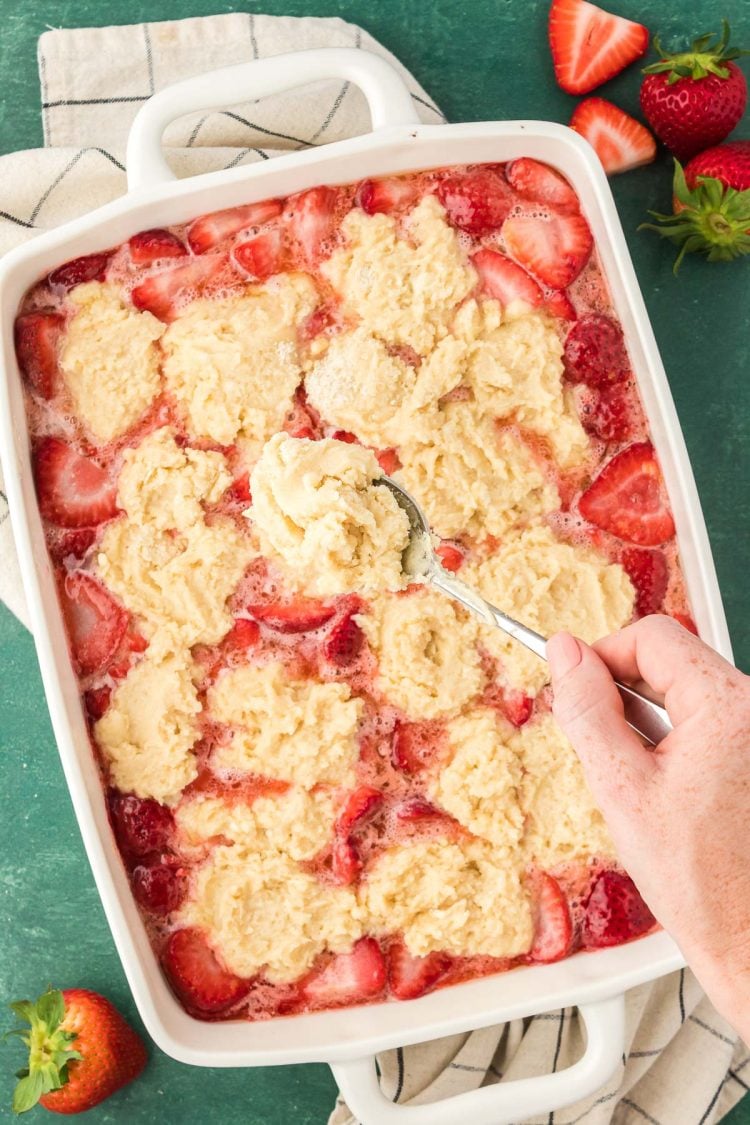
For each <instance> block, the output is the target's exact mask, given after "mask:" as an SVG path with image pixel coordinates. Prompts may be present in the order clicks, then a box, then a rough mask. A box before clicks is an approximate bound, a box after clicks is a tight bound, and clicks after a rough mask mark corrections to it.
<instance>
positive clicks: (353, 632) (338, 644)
mask: <svg viewBox="0 0 750 1125" xmlns="http://www.w3.org/2000/svg"><path fill="white" fill-rule="evenodd" d="M364 639H365V635H364V633H363V632H362V630H361V629H360V627H359V625H358V624H357V622H356V621H355V620H354V613H349V614H347V615H346V617H342V618H341V620H340V621H337V622H336V624H335V625H334V626H333V628H332V629H331V632H330V633H329V635H328V639H327V640H326V642H325V644H324V645H323V654H324V655H325V658H326V660H330V661H331V663H332V664H336V665H338V667H339V668H346V667H347V665H349V664H353V663H354V661H355V660H356V659H357V657H358V656H359V654H360V652H361V651H362V645H363V644H364Z"/></svg>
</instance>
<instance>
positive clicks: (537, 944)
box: [529, 871, 573, 962]
mask: <svg viewBox="0 0 750 1125" xmlns="http://www.w3.org/2000/svg"><path fill="white" fill-rule="evenodd" d="M530 883H531V890H532V911H533V917H534V944H533V945H532V947H531V950H530V952H529V957H530V958H531V959H532V961H543V962H548V961H559V960H560V959H561V958H562V957H565V955H566V954H567V953H568V951H569V950H570V943H571V941H572V939H573V923H572V920H571V917H570V909H569V908H568V902H567V899H566V898H565V895H564V894H563V892H562V888H561V887H560V884H559V883H558V882H557V880H556V879H553V878H552V876H551V875H547V874H546V873H545V872H543V871H538V872H535V873H534V875H533V876H532V877H531V879H530Z"/></svg>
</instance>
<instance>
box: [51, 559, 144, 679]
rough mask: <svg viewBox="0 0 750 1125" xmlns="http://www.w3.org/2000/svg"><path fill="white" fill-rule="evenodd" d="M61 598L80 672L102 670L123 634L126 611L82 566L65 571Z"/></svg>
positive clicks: (126, 616) (83, 673) (126, 620)
mask: <svg viewBox="0 0 750 1125" xmlns="http://www.w3.org/2000/svg"><path fill="white" fill-rule="evenodd" d="M60 600H61V605H62V611H63V616H64V618H65V624H66V626H67V632H68V637H69V639H70V645H71V648H72V650H73V659H74V661H75V663H76V665H77V667H78V671H79V673H80V674H81V675H82V676H89V675H91V674H92V673H94V672H103V671H104V670H105V669H106V667H107V665H108V664H109V662H110V661H111V660H112V657H113V656H114V654H115V653H116V651H117V647H118V645H119V644H120V641H121V640H122V638H123V636H124V635H125V630H126V629H127V627H128V615H127V613H126V612H125V610H124V609H122V607H121V606H119V605H118V604H117V602H116V601H115V600H114V598H112V596H111V595H110V594H109V593H107V591H106V590H105V588H104V586H102V585H101V583H99V582H97V580H96V579H95V578H93V577H92V576H91V575H90V574H86V573H85V572H84V571H82V570H74V571H72V572H71V573H70V574H68V575H67V577H66V578H65V582H64V584H63V588H62V590H61V595H60Z"/></svg>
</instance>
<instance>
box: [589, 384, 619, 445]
mask: <svg viewBox="0 0 750 1125" xmlns="http://www.w3.org/2000/svg"><path fill="white" fill-rule="evenodd" d="M576 400H577V406H578V416H579V418H580V419H581V424H582V426H583V428H584V430H585V431H586V433H587V434H591V435H592V436H593V437H597V438H599V439H600V440H601V441H606V442H623V441H627V439H628V438H629V437H630V436H631V435H632V433H633V420H632V417H631V410H630V403H629V401H628V398H627V396H626V395H625V394H623V393H622V390H621V388H620V387H617V386H614V387H605V388H604V389H603V390H597V389H596V388H595V387H587V386H585V385H583V384H581V385H580V386H578V387H576Z"/></svg>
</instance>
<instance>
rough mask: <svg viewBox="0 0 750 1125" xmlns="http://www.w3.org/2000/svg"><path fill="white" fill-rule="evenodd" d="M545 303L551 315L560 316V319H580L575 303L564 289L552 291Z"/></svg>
mask: <svg viewBox="0 0 750 1125" xmlns="http://www.w3.org/2000/svg"><path fill="white" fill-rule="evenodd" d="M545 304H546V306H547V312H548V313H549V314H550V316H556V317H559V319H560V320H577V319H578V313H577V312H576V309H575V305H574V304H573V302H572V301H571V299H570V297H569V296H568V294H567V293H566V292H565V290H564V289H556V290H555V292H554V293H550V295H549V297H547V299H546V301H545Z"/></svg>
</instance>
